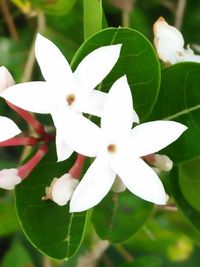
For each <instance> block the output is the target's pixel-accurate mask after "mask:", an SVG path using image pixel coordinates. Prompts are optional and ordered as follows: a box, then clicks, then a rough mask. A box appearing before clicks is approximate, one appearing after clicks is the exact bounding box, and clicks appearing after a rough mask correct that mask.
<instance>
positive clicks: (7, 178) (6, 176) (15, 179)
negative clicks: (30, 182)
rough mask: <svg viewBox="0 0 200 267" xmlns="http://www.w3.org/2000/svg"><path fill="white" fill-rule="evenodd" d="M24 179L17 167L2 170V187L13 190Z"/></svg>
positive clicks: (0, 174) (0, 176) (0, 182)
mask: <svg viewBox="0 0 200 267" xmlns="http://www.w3.org/2000/svg"><path fill="white" fill-rule="evenodd" d="M21 181H22V179H21V178H20V177H19V176H18V170H17V169H4V170H1V171H0V188H3V189H7V190H12V189H14V188H15V186H16V185H17V184H19V183H20V182H21Z"/></svg>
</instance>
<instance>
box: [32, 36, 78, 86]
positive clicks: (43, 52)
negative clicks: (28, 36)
mask: <svg viewBox="0 0 200 267" xmlns="http://www.w3.org/2000/svg"><path fill="white" fill-rule="evenodd" d="M35 56H36V59H37V62H38V64H39V66H40V69H41V72H42V75H43V77H44V79H45V80H46V81H48V82H53V83H56V84H58V85H59V86H57V88H56V90H58V89H61V87H62V86H60V85H61V84H62V83H65V84H66V86H67V85H69V84H71V83H72V82H73V81H74V77H73V73H72V71H71V68H70V66H69V63H68V62H67V60H66V59H65V57H64V56H63V54H62V53H61V52H60V50H59V49H58V47H57V46H56V45H55V44H54V43H53V42H51V41H50V40H48V39H47V38H45V37H44V36H42V35H41V34H38V35H37V38H36V42H35ZM70 89H72V88H70Z"/></svg>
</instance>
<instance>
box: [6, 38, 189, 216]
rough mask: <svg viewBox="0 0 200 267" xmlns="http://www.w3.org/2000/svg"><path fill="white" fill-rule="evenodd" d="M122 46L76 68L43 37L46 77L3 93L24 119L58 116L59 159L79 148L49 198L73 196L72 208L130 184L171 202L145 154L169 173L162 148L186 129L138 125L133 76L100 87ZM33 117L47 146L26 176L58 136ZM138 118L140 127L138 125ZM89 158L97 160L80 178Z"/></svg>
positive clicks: (100, 51)
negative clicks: (96, 120)
mask: <svg viewBox="0 0 200 267" xmlns="http://www.w3.org/2000/svg"><path fill="white" fill-rule="evenodd" d="M122 46H123V44H115V45H110V46H103V47H100V48H97V49H95V50H94V51H93V52H91V53H89V54H88V55H87V56H86V57H85V58H84V59H83V60H82V61H81V62H80V64H79V65H78V66H77V68H76V70H75V71H74V72H72V70H71V68H70V65H69V64H68V62H67V60H66V59H65V58H64V56H63V55H62V53H61V52H60V50H59V49H58V48H57V47H56V46H55V44H53V43H52V42H51V41H50V40H48V39H47V38H45V37H44V36H42V35H40V34H38V36H37V38H36V44H35V55H36V59H37V62H38V64H39V66H40V69H41V72H42V74H43V77H44V79H45V81H35V82H27V83H20V84H16V85H12V86H10V87H9V88H7V89H6V90H4V91H2V92H1V97H3V98H4V99H5V100H6V101H8V103H9V105H10V106H11V107H12V108H13V107H15V108H14V109H15V110H16V111H17V112H18V113H19V114H22V117H23V118H24V117H26V116H27V114H29V115H28V116H30V113H28V112H36V113H42V114H51V116H52V118H53V122H54V125H55V128H56V139H55V142H56V149H57V157H58V161H62V160H65V159H67V158H69V157H70V156H71V154H72V153H73V151H75V152H77V153H78V156H77V160H76V162H75V163H74V165H73V167H72V168H71V170H69V173H67V174H64V175H63V176H62V177H60V178H55V179H54V180H53V181H52V183H51V185H50V186H49V187H47V188H46V196H44V197H43V199H51V200H53V201H54V202H56V203H57V204H58V205H65V204H66V203H67V202H68V201H69V200H70V199H71V201H70V211H71V212H80V211H84V210H87V209H89V208H92V207H93V206H95V205H97V204H98V203H99V202H100V201H101V200H102V199H103V198H104V197H105V195H106V194H107V193H108V192H109V190H113V191H115V192H122V191H124V190H125V189H126V188H127V189H128V190H129V191H131V192H132V193H133V194H135V195H137V196H139V197H141V198H143V199H145V200H147V201H150V202H153V203H156V204H159V205H165V204H166V201H167V199H168V197H167V195H166V192H165V189H164V187H163V185H162V183H161V181H160V179H159V177H158V176H157V174H156V172H155V171H154V170H153V169H152V168H151V166H149V164H147V163H148V160H145V156H147V155H149V154H153V155H154V162H153V165H154V166H156V167H158V168H159V169H160V170H169V169H170V168H171V167H172V162H171V161H170V160H169V159H168V158H167V157H166V156H161V155H157V154H155V153H156V152H157V151H159V150H161V149H163V148H164V147H166V146H167V145H169V144H171V143H172V142H174V141H175V140H176V139H177V138H178V137H179V136H180V135H181V134H182V133H183V132H184V131H185V130H186V129H187V127H186V126H184V125H182V124H180V123H178V122H174V121H153V122H146V123H143V124H139V117H138V115H137V113H136V112H135V110H134V109H133V100H132V99H133V98H132V94H131V90H130V87H129V84H128V80H127V77H126V75H124V76H122V77H120V78H119V79H118V80H116V81H115V83H114V84H113V85H112V87H111V89H110V91H109V93H104V92H101V91H98V90H96V89H95V88H96V87H97V85H98V84H99V83H100V82H101V81H102V80H103V79H104V78H105V77H106V76H107V74H109V72H110V71H111V70H112V68H113V67H114V66H115V64H116V62H117V61H118V58H119V56H120V51H121V48H122ZM10 103H12V104H10ZM22 110H23V112H26V116H24V114H23V113H22V112H21V111H22ZM19 111H20V112H21V113H20V112H19ZM85 113H87V114H89V115H93V116H98V117H100V118H101V127H99V126H98V125H96V124H95V123H93V122H92V121H90V120H89V119H88V118H86V117H85V116H84V115H83V114H85ZM28 120H29V123H30V122H31V125H32V126H33V127H34V129H35V130H36V132H37V133H38V134H39V135H40V138H39V140H40V141H41V140H42V141H43V145H42V146H41V147H40V148H39V149H41V150H38V154H37V153H36V155H35V156H36V158H34V157H33V158H32V159H31V160H32V161H30V163H27V164H26V166H21V167H20V168H19V173H21V175H22V174H23V175H24V177H27V175H28V173H29V172H30V171H31V170H32V169H33V166H35V165H36V164H37V163H38V159H39V160H40V159H41V157H42V156H43V155H44V154H45V153H46V152H47V144H48V141H49V140H50V139H51V138H49V135H48V134H46V133H45V132H44V127H43V128H42V127H39V128H38V126H40V124H39V123H38V122H37V123H36V121H35V120H34V119H33V118H31V119H30V118H29V119H28ZM28 120H27V117H26V121H28ZM133 123H136V124H137V126H135V127H134V128H132V125H133ZM36 124H37V127H36ZM38 129H39V130H38ZM85 157H93V158H95V159H94V161H93V163H92V164H91V165H90V167H89V168H88V170H87V171H86V173H85V174H84V176H83V177H82V179H81V181H80V182H79V183H78V180H77V179H80V178H81V171H82V168H83V164H84V160H85Z"/></svg>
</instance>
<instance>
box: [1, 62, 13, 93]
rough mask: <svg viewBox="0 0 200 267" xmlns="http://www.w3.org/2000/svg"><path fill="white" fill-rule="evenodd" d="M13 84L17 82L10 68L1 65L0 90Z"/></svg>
mask: <svg viewBox="0 0 200 267" xmlns="http://www.w3.org/2000/svg"><path fill="white" fill-rule="evenodd" d="M13 84H15V81H14V79H13V77H12V75H11V74H10V72H9V71H8V69H7V68H6V67H4V66H2V67H0V92H3V91H4V90H5V89H6V88H8V87H9V86H12V85H13Z"/></svg>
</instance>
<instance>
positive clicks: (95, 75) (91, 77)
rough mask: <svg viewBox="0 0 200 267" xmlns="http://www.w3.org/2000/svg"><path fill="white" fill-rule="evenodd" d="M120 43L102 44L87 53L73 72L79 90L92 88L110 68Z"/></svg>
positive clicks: (118, 53)
mask: <svg viewBox="0 0 200 267" xmlns="http://www.w3.org/2000/svg"><path fill="white" fill-rule="evenodd" d="M121 46H122V45H121V44H117V45H109V46H103V47H100V48H97V49H95V50H94V51H92V52H91V53H90V54H88V55H87V56H86V57H85V58H84V59H83V60H82V61H81V63H80V64H79V65H78V67H77V69H76V70H75V72H74V75H75V78H76V80H77V82H78V84H79V86H80V90H85V91H88V92H89V91H90V90H92V89H94V88H95V87H96V86H97V85H98V84H99V83H100V82H101V81H102V80H103V79H104V78H105V77H106V76H107V74H108V73H109V72H110V71H111V70H112V68H113V67H114V65H115V63H116V62H117V60H118V58H119V55H120V50H121Z"/></svg>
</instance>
